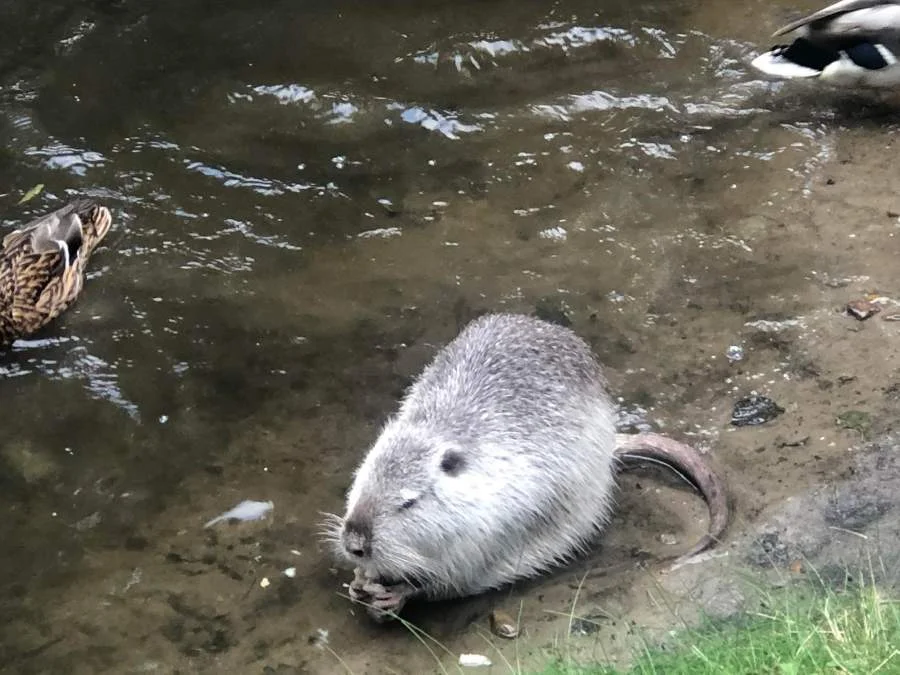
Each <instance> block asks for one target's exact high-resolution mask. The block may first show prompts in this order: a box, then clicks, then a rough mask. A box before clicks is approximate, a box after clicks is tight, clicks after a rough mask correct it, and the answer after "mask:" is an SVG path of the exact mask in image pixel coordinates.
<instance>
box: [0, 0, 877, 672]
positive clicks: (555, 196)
mask: <svg viewBox="0 0 900 675" xmlns="http://www.w3.org/2000/svg"><path fill="white" fill-rule="evenodd" d="M378 5H379V6H378V7H377V8H375V7H373V6H370V5H369V4H368V3H352V2H340V1H339V2H328V3H324V2H305V3H296V2H287V1H281V2H270V3H265V4H264V5H261V4H260V3H250V2H237V1H231V2H220V3H216V4H215V5H212V4H210V3H203V2H193V1H187V0H181V1H179V2H159V3H149V4H148V3H144V2H129V1H126V0H123V1H118V2H116V1H105V2H101V1H100V0H97V1H95V2H80V3H63V2H49V1H48V2H42V3H37V4H36V3H26V2H21V1H19V0H9V1H8V2H6V3H4V7H3V8H2V9H0V38H2V39H0V56H2V60H0V63H2V69H0V78H2V79H0V138H2V141H3V149H2V150H0V186H2V187H0V201H2V211H0V213H2V218H3V225H4V226H5V227H7V228H8V227H12V226H14V225H19V224H22V223H24V222H25V221H27V220H28V219H29V218H30V217H33V216H34V215H36V214H38V213H41V212H44V211H47V210H50V209H52V208H55V207H57V206H58V205H60V204H61V203H62V202H63V201H64V200H66V199H68V198H70V197H71V196H75V195H79V194H85V195H92V196H95V197H98V198H100V199H102V200H103V201H104V203H106V204H107V205H108V206H109V207H110V208H111V209H112V210H113V214H114V219H115V220H114V230H113V232H112V233H111V234H110V235H109V237H108V239H107V241H106V244H107V246H106V247H105V248H103V249H101V250H99V251H98V252H97V253H96V255H95V258H94V259H93V261H92V265H91V274H90V278H89V283H88V284H87V287H86V290H85V293H84V295H83V297H82V299H81V300H80V301H79V302H78V304H77V305H76V306H75V307H74V308H73V310H72V311H70V312H69V313H67V314H66V315H65V316H64V317H63V318H62V319H61V320H60V321H58V322H56V323H55V324H53V325H52V326H51V327H49V328H48V329H47V330H46V331H44V332H42V333H41V335H40V336H37V337H36V338H35V339H33V340H28V341H23V342H21V343H18V344H17V345H16V347H15V348H14V349H13V350H12V351H11V352H10V353H8V354H6V355H4V356H3V358H2V360H0V373H2V380H0V387H2V389H3V396H4V397H5V400H6V401H7V410H8V411H9V412H8V413H7V415H6V417H5V423H4V434H3V436H2V439H0V463H2V471H0V482H2V486H3V489H2V493H0V509H2V512H3V518H2V520H0V532H2V537H3V540H4V541H6V542H7V547H8V548H7V549H6V551H5V554H4V556H3V560H2V562H0V566H2V567H0V569H2V572H3V573H2V582H0V589H2V599H0V625H2V626H3V628H2V629H0V631H2V633H3V640H2V649H0V663H5V664H6V667H7V668H8V669H9V671H10V672H14V671H15V672H27V673H32V672H33V673H38V672H41V673H43V672H85V673H88V672H91V673H96V672H151V671H153V672H176V671H178V672H261V671H262V670H263V668H264V667H269V668H271V669H272V670H271V671H270V672H317V673H318V672H322V673H327V672H338V670H339V669H340V668H341V665H340V664H341V663H343V664H345V665H346V666H347V667H348V668H350V670H352V671H353V672H357V673H361V672H372V673H376V672H422V669H424V668H427V667H431V666H432V665H433V659H432V657H431V656H430V655H429V653H428V652H427V650H424V649H423V648H422V646H421V645H420V644H419V643H418V642H416V641H414V640H413V639H411V637H410V635H409V633H407V632H405V631H404V630H402V629H400V628H397V627H388V628H378V627H373V626H370V625H369V624H368V623H367V622H366V621H365V620H364V619H363V618H362V617H360V616H358V615H354V614H353V613H351V611H350V609H351V608H350V607H349V605H348V603H347V602H346V600H344V599H343V598H341V597H339V594H340V593H342V592H343V589H342V587H341V583H342V582H344V581H346V579H345V573H344V572H339V573H338V572H335V571H333V570H331V569H330V566H331V562H330V559H329V557H328V554H327V552H326V551H322V550H321V549H320V547H319V546H318V544H317V542H316V532H317V525H318V522H319V520H320V512H323V511H339V510H340V508H341V498H342V494H343V490H344V489H345V488H346V486H347V484H348V481H349V476H350V471H351V469H352V467H353V466H354V465H355V463H356V462H357V461H358V460H359V458H360V456H361V455H362V453H363V452H364V450H365V448H366V446H367V444H368V443H370V442H371V441H372V439H373V438H374V436H375V435H376V434H377V431H378V428H379V424H380V422H381V420H382V419H383V418H384V416H385V415H386V414H387V413H388V412H389V411H390V410H391V409H392V407H393V406H394V404H395V401H396V400H397V397H398V396H399V395H400V394H401V393H402V391H403V388H404V386H405V385H406V384H407V383H408V381H409V378H410V377H411V376H412V375H414V374H415V373H416V372H417V371H418V370H419V369H420V368H421V367H422V365H423V364H424V363H425V362H426V360H427V359H428V357H429V356H430V355H431V354H432V353H433V352H434V350H435V349H437V348H438V347H439V346H440V345H441V344H443V343H445V342H446V341H447V340H448V339H450V338H451V337H452V336H453V335H454V334H455V333H456V331H457V330H458V329H459V327H460V326H461V325H462V324H463V323H465V321H466V320H468V319H469V318H470V317H472V316H474V315H475V314H476V313H477V312H480V311H485V310H497V309H506V310H513V311H525V312H532V311H537V312H538V313H539V314H541V315H546V316H552V317H555V318H556V319H557V320H560V319H564V320H566V321H569V322H571V324H572V326H573V327H574V328H575V329H576V330H577V331H578V332H579V333H580V334H582V335H584V336H585V337H586V338H587V339H589V340H590V341H591V343H592V344H593V345H594V348H595V349H596V351H597V353H598V354H599V355H600V357H601V358H602V359H603V361H604V362H605V363H606V364H607V365H608V367H609V369H610V373H609V374H610V380H611V382H612V384H613V386H614V388H615V389H616V393H617V394H619V395H621V397H622V402H623V403H624V404H626V405H627V406H632V405H638V406H643V407H644V408H647V409H648V410H649V413H648V414H649V417H650V420H651V421H652V422H653V423H654V424H656V425H659V426H662V427H664V428H666V429H667V430H671V431H672V432H674V433H679V434H681V435H684V434H693V435H694V436H695V437H696V438H697V439H699V440H701V441H704V439H706V440H705V441H704V442H705V443H706V444H707V445H710V444H711V442H712V439H714V438H715V437H716V435H717V434H718V432H719V431H721V427H722V425H723V424H725V423H727V413H728V410H730V405H731V403H732V402H733V399H734V397H735V396H736V393H735V391H734V390H735V389H737V388H738V387H737V386H736V385H735V382H740V383H741V385H742V386H743V384H744V382H743V380H741V379H740V378H739V377H738V378H735V379H730V378H731V374H730V373H729V371H728V368H729V364H728V361H727V359H726V358H725V353H726V350H727V349H728V347H729V346H730V345H732V344H734V343H735V342H736V341H738V342H739V341H740V340H741V331H742V328H743V326H744V322H745V321H747V320H750V319H754V318H767V317H769V316H772V315H778V316H780V317H782V318H783V317H784V316H786V315H790V314H792V313H797V312H800V311H803V310H805V309H806V308H808V307H809V301H808V296H805V295H804V293H808V289H809V284H810V272H811V271H815V270H819V272H820V273H826V272H827V273H831V272H833V271H834V270H833V269H832V266H830V263H832V262H833V260H834V259H833V258H827V257H826V258H822V257H821V253H822V249H821V247H820V244H811V243H810V241H809V239H808V238H807V237H808V236H809V233H810V230H809V229H804V228H801V230H800V231H791V227H790V225H791V223H790V221H789V218H790V217H794V216H798V214H801V215H802V214H803V213H804V212H805V211H807V210H808V207H807V206H806V204H808V202H805V201H804V200H805V199H808V196H809V194H810V191H811V190H813V189H814V185H815V183H816V181H818V180H819V179H820V178H821V171H822V167H823V166H827V165H828V163H829V162H830V161H832V159H833V157H834V155H835V152H836V148H837V141H836V139H835V135H834V130H835V128H836V126H838V125H841V124H847V123H848V120H849V121H852V120H854V119H855V118H857V117H862V118H864V119H871V118H872V115H875V114H876V113H877V111H878V110H879V109H878V108H877V106H876V107H875V108H872V109H867V108H865V107H863V108H860V107H859V106H858V104H857V103H852V102H851V103H845V102H843V100H842V99H840V98H838V97H835V96H833V95H828V96H825V97H818V96H816V95H814V94H810V93H809V92H808V91H807V90H805V89H799V90H790V89H788V88H782V87H778V86H772V85H769V84H767V83H765V82H763V81H760V80H758V79H757V78H756V77H755V76H754V75H753V74H752V73H750V72H748V70H747V66H746V63H747V60H748V57H749V56H751V55H752V54H753V53H754V50H755V49H756V48H757V45H756V44H755V43H754V41H759V40H763V41H765V40H766V39H767V37H766V36H767V35H769V34H770V33H771V30H772V29H773V28H774V27H776V25H777V24H778V23H779V21H780V19H781V18H783V17H784V16H787V10H785V9H779V8H773V7H772V6H771V5H770V4H769V3H761V2H755V3H750V4H747V5H746V6H743V7H742V8H741V9H740V10H733V9H730V8H731V7H732V6H733V3H729V2H725V1H724V0H715V1H713V2H704V3H695V2H690V3H689V2H659V3H627V2H620V1H619V0H604V1H603V2H600V3H597V2H590V3H589V2H581V1H579V0H561V1H559V2H555V3H552V4H550V5H548V3H543V2H523V1H522V0H517V1H516V2H512V1H499V0H498V1H495V2H475V1H470V2H461V1H457V2H437V1H432V2H420V3H415V4H414V5H413V4H412V3H404V2H383V3H378ZM754 16H765V20H764V22H763V23H762V24H761V25H760V24H756V23H754ZM872 110H875V113H873V112H872ZM860 111H862V112H860ZM867 111H868V112H867ZM37 183H43V184H45V186H46V187H45V189H44V191H43V192H42V193H41V194H40V195H39V197H37V198H36V199H34V200H32V201H30V202H28V203H27V204H25V205H23V206H17V201H18V200H19V198H20V196H21V195H22V194H23V193H24V192H25V191H27V190H28V189H29V188H31V187H32V186H33V185H35V184H37ZM786 213H787V214H789V215H788V216H786V215H785V214H786ZM786 224H787V225H788V227H787V228H785V225H786ZM823 260H824V261H825V262H823ZM838 271H840V270H838ZM716 359H718V360H716ZM773 364H774V365H773V367H774V368H775V372H776V374H775V375H773V377H776V378H778V377H780V375H779V374H777V373H778V368H779V366H778V364H777V363H775V362H773ZM752 377H756V375H755V374H751V373H749V372H748V373H747V374H746V378H745V379H746V380H747V382H748V383H749V384H750V385H752V384H753V382H751V380H752ZM767 377H768V376H767ZM765 382H766V380H760V381H757V384H760V385H764V384H765ZM686 406H690V407H689V408H686ZM710 411H712V412H710ZM713 420H715V421H716V424H718V425H719V427H720V428H719V429H718V430H713V431H710V430H709V426H708V425H709V424H711V423H712V421H713ZM717 459H718V460H719V462H720V465H721V466H723V467H724V470H725V473H726V475H728V476H729V477H732V478H734V477H738V481H736V482H739V483H741V484H744V483H745V482H746V483H749V484H754V481H756V482H760V481H762V482H764V481H765V480H767V479H768V474H765V475H758V474H754V473H753V472H752V469H750V468H748V467H747V466H746V465H745V463H744V461H743V460H741V459H740V458H739V457H736V456H729V455H727V454H725V455H723V456H721V457H718V458H717ZM745 471H746V472H748V473H747V474H746V475H745V474H744V473H742V472H745ZM667 489H668V488H660V490H662V491H663V492H662V494H664V495H669V497H667V498H669V499H677V500H678V503H679V504H681V506H676V507H674V511H673V512H672V513H667V514H660V513H659V512H658V511H659V509H654V508H653V506H652V502H651V505H650V506H647V505H646V504H645V503H644V501H643V500H642V499H640V498H635V497H634V496H633V495H632V496H631V497H629V496H628V495H627V494H626V495H624V497H623V509H624V510H627V509H628V508H631V511H629V513H631V514H632V515H631V516H629V518H631V520H629V521H628V522H629V523H632V524H634V523H638V524H641V527H642V529H643V531H644V534H643V535H633V536H632V534H630V532H631V529H633V528H631V529H630V528H629V527H622V526H619V527H616V526H615V524H614V526H613V528H612V531H611V533H610V543H609V549H610V550H611V551H613V554H612V555H611V557H610V558H609V559H608V560H606V561H604V562H609V560H612V561H613V562H612V563H610V564H611V565H612V566H613V567H614V566H615V565H616V564H618V565H626V564H627V561H628V560H629V551H631V550H633V549H634V548H635V547H636V546H644V545H649V544H647V542H651V543H652V542H653V541H654V540H655V539H658V537H657V535H658V534H659V533H660V532H664V533H665V532H669V531H676V532H678V533H679V538H681V539H687V538H689V537H691V536H695V535H696V534H697V533H699V532H700V531H702V529H703V527H704V524H703V519H702V509H701V508H700V507H699V506H698V505H697V504H696V503H694V502H695V501H696V500H695V499H694V498H692V497H691V496H690V495H689V494H686V493H682V492H680V491H678V492H671V491H670V492H665V490H667ZM672 495H674V496H672ZM245 499H253V500H263V501H268V500H271V501H273V502H274V516H273V519H272V520H271V521H267V523H265V524H260V523H245V524H242V525H240V526H236V527H232V528H227V527H226V528H222V529H216V530H214V531H209V530H206V531H205V530H204V529H203V527H202V526H203V524H204V523H205V522H207V521H208V520H210V519H212V518H214V517H215V516H216V515H218V514H219V513H221V512H223V511H225V510H227V509H229V508H231V507H232V506H234V505H236V504H238V503H239V502H241V501H242V500H245ZM741 517H749V516H746V515H742V516H741ZM629 537H631V538H629ZM635 537H637V538H635ZM641 537H643V538H641ZM651 548H652V546H651ZM657 548H659V547H658V546H657ZM604 550H605V547H604ZM616 551H618V553H616ZM288 567H295V568H296V576H295V577H293V578H291V577H286V576H284V575H283V574H282V570H284V569H286V568H288ZM262 578H267V579H269V580H270V582H271V583H270V584H269V585H268V587H267V588H261V587H260V585H259V582H260V581H261V579H262ZM568 582H569V579H568V577H566V578H565V579H563V580H560V579H556V581H548V582H546V584H545V585H544V590H545V591H546V593H547V594H548V598H551V599H552V598H558V599H560V601H561V602H562V599H563V598H565V597H569V598H570V596H571V592H570V590H569V589H568ZM553 584H556V585H555V586H554V585H553ZM530 592H531V593H532V596H533V595H534V593H537V592H538V591H535V590H534V589H532V591H530ZM524 593H525V594H526V597H531V596H528V595H527V594H528V593H529V591H528V590H525V591H524ZM554 594H555V595H554ZM567 601H568V600H567ZM485 602H493V601H492V600H485V599H476V600H473V601H466V602H462V603H453V604H451V605H450V608H449V610H448V608H447V607H446V606H440V607H439V608H438V609H436V610H429V609H428V608H420V609H419V610H417V611H418V614H416V615H415V616H416V618H417V620H419V621H421V622H422V623H423V624H425V625H426V626H427V627H428V629H429V630H430V631H432V632H434V633H436V634H437V635H438V636H439V637H440V638H441V639H442V640H443V641H444V642H445V643H446V644H447V645H448V647H449V648H450V649H451V650H455V651H459V650H460V649H461V648H462V646H463V645H465V646H470V645H474V647H475V648H477V647H478V645H479V644H480V643H479V641H478V638H477V634H476V633H473V632H472V630H473V629H471V628H467V627H466V626H468V625H469V623H470V621H472V620H473V619H474V618H475V617H482V615H481V614H479V612H481V611H482V610H483V608H484V603H485ZM548 602H550V601H548ZM554 608H555V609H556V610H559V609H564V608H565V606H564V605H557V606H555V607H554ZM429 612H430V613H429ZM357 614H358V613H357ZM482 618H483V617H482ZM478 620H479V621H480V620H481V619H480V618H479V619H478ZM479 625H480V624H479ZM320 631H324V633H320ZM467 631H468V632H467ZM326 633H327V635H328V638H327V641H326V640H324V638H322V635H324V634H326ZM473 636H474V637H473ZM467 640H468V641H467ZM473 640H474V642H473ZM326 642H327V644H326ZM470 648H471V647H470ZM279 668H280V670H279ZM291 668H294V669H296V670H291ZM304 668H305V669H306V670H304Z"/></svg>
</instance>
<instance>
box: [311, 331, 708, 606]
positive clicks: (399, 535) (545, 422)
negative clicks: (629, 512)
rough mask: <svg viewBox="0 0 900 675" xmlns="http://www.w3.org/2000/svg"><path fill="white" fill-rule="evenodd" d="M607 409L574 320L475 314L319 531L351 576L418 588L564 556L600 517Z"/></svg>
mask: <svg viewBox="0 0 900 675" xmlns="http://www.w3.org/2000/svg"><path fill="white" fill-rule="evenodd" d="M613 411H614V408H613V405H612V402H611V401H610V399H609V395H608V394H607V385H606V380H605V378H604V376H603V373H602V372H601V369H600V366H599V364H598V363H597V361H596V359H595V358H594V356H593V354H592V353H591V350H590V348H589V347H588V345H587V344H586V343H585V342H584V341H583V340H582V339H581V338H579V337H578V336H577V335H575V333H573V332H572V331H571V330H569V329H567V328H563V327H560V326H557V325H553V324H550V323H547V322H544V321H540V320H537V319H533V318H530V317H526V316H517V315H507V314H495V315H488V316H484V317H482V318H480V319H477V320H475V321H473V322H472V323H471V324H469V325H468V326H467V327H466V328H465V329H464V330H463V331H462V333H461V334H460V335H459V336H458V337H457V338H456V339H455V340H453V341H452V342H451V343H450V344H449V345H447V346H446V347H445V348H444V349H442V350H441V351H440V352H438V354H437V356H436V357H435V359H434V361H433V362H432V363H431V364H430V365H429V366H428V367H427V368H426V369H425V371H424V372H423V373H422V374H421V376H420V377H419V378H418V380H417V381H416V382H415V383H414V384H413V386H412V387H411V388H410V390H409V392H408V393H407V395H406V397H405V399H404V401H403V403H402V405H401V407H400V410H399V412H398V413H397V414H396V415H395V416H394V417H393V418H391V419H390V420H389V421H388V422H387V424H386V425H385V427H384V429H383V431H382V433H381V435H380V436H379V438H378V439H377V441H376V442H375V444H374V446H373V447H372V448H371V450H370V451H369V453H368V454H367V455H366V457H365V459H364V460H363V462H362V464H361V465H360V466H359V468H358V469H357V471H356V474H355V477H354V481H353V485H352V487H351V489H350V491H349V493H348V497H347V503H346V515H345V516H344V517H343V518H339V517H336V516H335V517H332V518H331V519H330V520H329V521H328V522H327V524H326V527H325V535H326V538H327V539H329V540H330V541H331V542H332V543H333V545H334V547H335V550H336V552H337V554H338V555H339V556H341V557H343V558H345V559H346V560H348V561H350V562H351V563H353V564H355V565H357V566H358V568H357V569H358V576H359V575H360V573H361V575H362V576H363V577H365V578H367V579H370V580H379V582H380V583H384V584H389V583H397V582H405V583H406V584H409V585H411V586H413V587H415V589H416V593H417V594H421V595H424V596H426V597H427V598H429V599H439V598H447V597H456V596H466V595H474V594H477V593H480V592H482V591H485V590H488V589H492V588H498V587H500V586H503V585H506V584H508V583H510V582H512V581H514V580H516V579H519V578H524V577H530V576H534V575H536V574H539V573H541V572H543V571H545V570H547V569H548V568H551V567H553V566H556V565H559V564H562V563H565V562H566V561H568V560H569V559H571V558H572V557H573V556H576V555H578V554H581V553H583V552H584V551H585V550H586V549H587V548H588V547H589V546H590V545H591V544H592V543H593V542H594V541H595V540H596V538H597V535H598V534H599V533H600V531H601V530H602V529H603V528H604V526H605V525H606V523H607V522H608V521H609V517H610V514H611V510H612V506H613V504H612V495H613V489H614V473H615V471H616V468H617V458H616V456H615V448H616V442H617V439H616V435H615V424H614V412H613ZM673 443H674V442H673ZM631 450H632V451H635V452H638V453H640V447H638V446H634V447H632V448H631ZM623 457H624V455H623ZM629 457H630V455H629ZM442 463H443V468H442ZM448 469H449V471H448ZM694 469H696V467H689V470H691V471H693V470H694ZM689 478H692V480H693V477H691V476H689ZM722 498H723V499H724V492H722ZM722 529H724V525H723V526H722ZM720 531H721V530H720ZM354 550H356V551H357V555H353V554H352V553H351V551H354ZM351 590H352V586H351Z"/></svg>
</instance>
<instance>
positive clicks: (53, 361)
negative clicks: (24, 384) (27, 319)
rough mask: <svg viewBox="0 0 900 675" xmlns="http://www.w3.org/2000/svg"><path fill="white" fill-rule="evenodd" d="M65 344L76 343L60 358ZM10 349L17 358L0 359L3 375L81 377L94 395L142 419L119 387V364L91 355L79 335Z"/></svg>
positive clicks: (19, 343) (19, 344) (30, 341)
mask: <svg viewBox="0 0 900 675" xmlns="http://www.w3.org/2000/svg"><path fill="white" fill-rule="evenodd" d="M65 343H76V344H74V345H73V346H72V347H70V348H69V349H66V350H65V351H64V352H62V355H61V356H60V357H58V358H57V357H56V356H55V354H56V353H59V352H58V351H57V350H56V348H57V347H59V346H61V345H63V344H65ZM10 351H11V352H12V353H13V354H15V355H16V357H17V358H16V360H15V361H13V362H6V363H4V362H0V377H9V378H13V377H22V376H26V375H31V374H34V373H39V374H41V375H43V376H44V377H47V378H49V379H58V380H73V379H74V380H81V381H83V382H84V387H85V389H86V390H87V391H88V392H89V393H90V394H91V395H92V396H93V397H94V398H98V399H102V400H106V401H109V402H110V403H113V404H114V405H116V406H117V407H118V408H121V409H122V410H124V411H125V412H126V413H128V415H129V416H130V417H132V418H133V419H135V420H139V419H140V412H139V410H138V406H137V404H135V403H134V402H133V401H131V400H129V399H128V398H126V396H125V395H124V394H123V393H122V390H121V389H120V388H119V382H118V375H117V374H116V370H117V368H118V365H117V364H115V363H107V362H106V361H104V360H103V359H101V358H100V357H99V356H95V355H93V354H91V353H90V352H89V351H88V345H87V344H85V343H84V342H82V341H81V340H79V339H78V338H77V337H55V338H38V339H26V340H17V341H16V342H15V343H14V344H13V346H12V349H11V350H10Z"/></svg>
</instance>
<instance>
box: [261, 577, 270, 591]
mask: <svg viewBox="0 0 900 675" xmlns="http://www.w3.org/2000/svg"><path fill="white" fill-rule="evenodd" d="M269 583H270V581H269V577H263V578H262V581H260V582H259V587H260V588H268V587H269Z"/></svg>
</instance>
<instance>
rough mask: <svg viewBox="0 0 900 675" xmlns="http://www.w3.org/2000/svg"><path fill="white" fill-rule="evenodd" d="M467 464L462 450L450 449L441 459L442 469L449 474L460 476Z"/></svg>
mask: <svg viewBox="0 0 900 675" xmlns="http://www.w3.org/2000/svg"><path fill="white" fill-rule="evenodd" d="M465 466H466V461H465V459H464V458H463V456H462V453H461V452H456V451H455V450H448V451H447V452H445V453H444V457H443V458H442V459H441V471H443V472H444V473H446V474H447V475H449V476H458V475H459V474H460V473H462V470H463V469H464V468H465Z"/></svg>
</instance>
